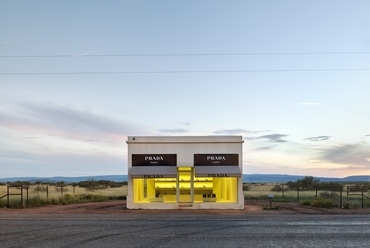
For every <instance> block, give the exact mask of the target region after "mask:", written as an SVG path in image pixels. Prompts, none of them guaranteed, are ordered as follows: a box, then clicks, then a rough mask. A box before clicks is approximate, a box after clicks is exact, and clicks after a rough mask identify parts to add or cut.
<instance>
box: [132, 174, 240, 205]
mask: <svg viewBox="0 0 370 248" xmlns="http://www.w3.org/2000/svg"><path fill="white" fill-rule="evenodd" d="M177 180H178V181H177ZM177 187H178V189H177ZM192 192H193V193H192ZM177 194H178V195H177ZM192 194H193V195H192ZM133 195H134V202H135V203H153V202H156V203H158V202H165V203H176V202H193V201H194V202H219V203H222V202H225V203H227V202H230V203H234V202H237V201H238V178H237V177H195V176H194V173H193V169H192V168H191V167H178V177H177V178H176V177H174V178H137V179H136V178H135V179H133Z"/></svg>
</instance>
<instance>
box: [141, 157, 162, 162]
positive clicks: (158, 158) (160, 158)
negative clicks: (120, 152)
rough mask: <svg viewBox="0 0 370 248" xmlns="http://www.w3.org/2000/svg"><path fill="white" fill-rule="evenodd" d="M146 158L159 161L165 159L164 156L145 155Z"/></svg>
mask: <svg viewBox="0 0 370 248" xmlns="http://www.w3.org/2000/svg"><path fill="white" fill-rule="evenodd" d="M145 160H150V161H152V160H155V161H158V160H164V159H163V157H162V156H145Z"/></svg>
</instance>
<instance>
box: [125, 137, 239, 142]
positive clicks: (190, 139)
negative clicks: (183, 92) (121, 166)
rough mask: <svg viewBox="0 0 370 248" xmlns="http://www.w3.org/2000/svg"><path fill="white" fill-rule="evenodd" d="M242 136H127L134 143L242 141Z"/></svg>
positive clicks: (128, 140)
mask: <svg viewBox="0 0 370 248" xmlns="http://www.w3.org/2000/svg"><path fill="white" fill-rule="evenodd" d="M243 142H244V141H243V137H242V136H128V137H127V141H126V143H127V144H135V143H243Z"/></svg>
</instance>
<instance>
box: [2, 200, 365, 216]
mask: <svg viewBox="0 0 370 248" xmlns="http://www.w3.org/2000/svg"><path fill="white" fill-rule="evenodd" d="M275 205H279V206H280V209H279V210H265V209H264V207H269V202H267V201H261V200H247V201H245V207H244V210H189V209H176V210H128V209H127V208H126V201H109V202H95V203H82V204H71V205H51V206H45V207H38V208H23V209H7V208H3V209H0V214H17V213H19V214H20V213H22V214H155V213H164V212H166V213H168V212H169V211H171V212H172V213H186V212H188V213H189V212H191V213H192V214H196V213H200V214H220V215H227V214H230V215H248V214H273V215H276V214H316V215H317V214H370V208H363V209H362V208H357V209H340V208H333V209H324V208H314V207H309V206H302V205H300V204H298V203H294V202H292V203H276V204H273V206H275Z"/></svg>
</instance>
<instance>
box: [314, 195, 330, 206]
mask: <svg viewBox="0 0 370 248" xmlns="http://www.w3.org/2000/svg"><path fill="white" fill-rule="evenodd" d="M311 206H312V207H318V208H332V207H333V202H332V201H331V200H330V199H324V198H322V197H318V198H316V199H315V200H313V201H312V203H311Z"/></svg>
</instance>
